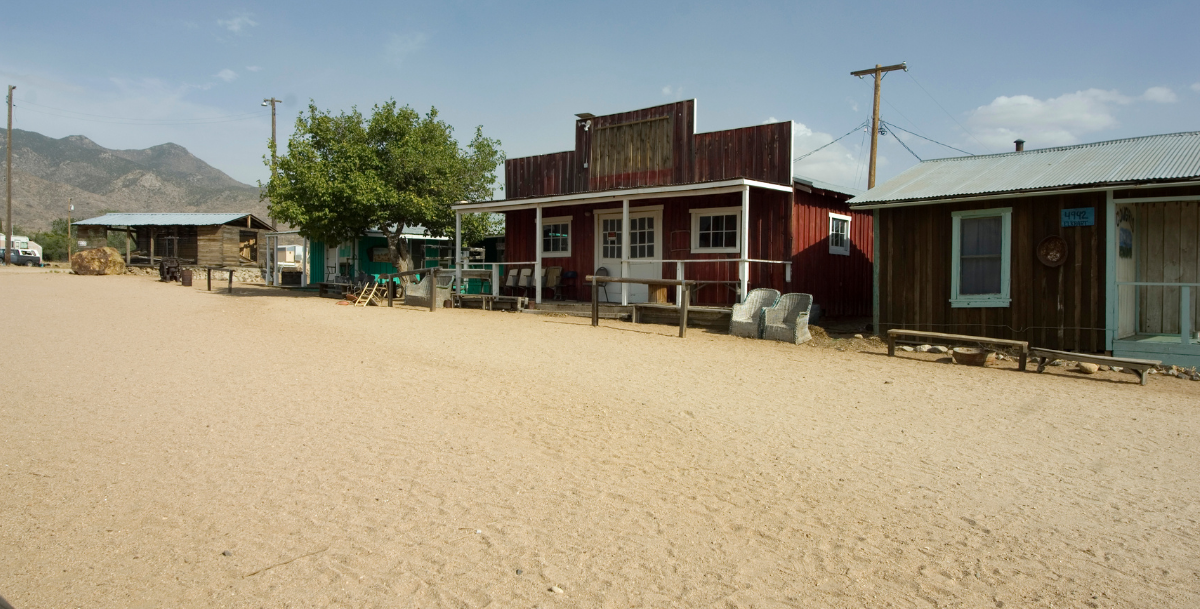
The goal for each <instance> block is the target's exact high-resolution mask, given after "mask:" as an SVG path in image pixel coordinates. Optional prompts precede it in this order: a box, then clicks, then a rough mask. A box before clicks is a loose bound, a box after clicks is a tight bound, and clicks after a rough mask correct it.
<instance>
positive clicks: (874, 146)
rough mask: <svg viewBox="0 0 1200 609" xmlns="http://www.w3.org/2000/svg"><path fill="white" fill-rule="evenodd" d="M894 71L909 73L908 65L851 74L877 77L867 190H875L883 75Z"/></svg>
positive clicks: (875, 68) (878, 67) (872, 113)
mask: <svg viewBox="0 0 1200 609" xmlns="http://www.w3.org/2000/svg"><path fill="white" fill-rule="evenodd" d="M893 70H904V71H905V72H907V71H908V65H907V64H905V63H903V62H901V63H898V64H896V65H894V66H881V65H879V64H875V67H874V68H867V69H866V70H858V71H855V72H851V73H850V75H851V76H857V77H859V78H862V77H863V76H872V75H873V76H874V77H875V104H874V107H873V109H872V112H871V163H870V166H869V169H868V170H867V190H870V189H872V188H875V155H876V153H877V152H878V151H879V87H880V85H881V84H883V75H884V74H885V73H887V72H891V71H893Z"/></svg>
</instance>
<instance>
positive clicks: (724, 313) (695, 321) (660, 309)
mask: <svg viewBox="0 0 1200 609" xmlns="http://www.w3.org/2000/svg"><path fill="white" fill-rule="evenodd" d="M630 306H631V307H632V308H633V315H632V317H631V321H633V323H635V324H640V323H646V317H648V316H649V317H652V318H653V317H657V318H659V319H662V318H664V317H665V318H669V319H673V322H674V323H677V322H678V321H679V317H678V316H679V313H680V309H679V307H677V306H675V305H673V304H657V303H652V302H639V303H634V304H632V305H630ZM732 311H733V309H730V308H729V307H705V306H689V307H688V326H692V327H695V326H701V327H711V328H719V327H724V328H726V329H728V328H729V315H730V313H731V312H732ZM655 313H659V314H660V315H657V316H656V315H654V314H655ZM647 314H649V315H647ZM652 323H653V322H652Z"/></svg>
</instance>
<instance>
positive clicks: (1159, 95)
mask: <svg viewBox="0 0 1200 609" xmlns="http://www.w3.org/2000/svg"><path fill="white" fill-rule="evenodd" d="M1142 99H1144V100H1146V101H1152V102H1158V103H1160V104H1173V103H1175V102H1177V101H1179V98H1178V97H1176V96H1175V92H1174V91H1172V90H1170V89H1168V88H1166V87H1150V88H1149V89H1146V92H1145V93H1143V94H1142Z"/></svg>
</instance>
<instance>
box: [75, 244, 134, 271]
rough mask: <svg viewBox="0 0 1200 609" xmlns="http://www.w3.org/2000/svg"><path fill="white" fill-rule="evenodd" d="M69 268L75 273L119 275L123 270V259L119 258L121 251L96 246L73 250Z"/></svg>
mask: <svg viewBox="0 0 1200 609" xmlns="http://www.w3.org/2000/svg"><path fill="white" fill-rule="evenodd" d="M71 270H72V271H75V274H76V275H120V274H122V273H124V272H125V261H124V260H121V252H118V251H117V250H115V249H113V248H111V247H98V248H95V249H90V250H83V251H79V252H75V255H73V256H71Z"/></svg>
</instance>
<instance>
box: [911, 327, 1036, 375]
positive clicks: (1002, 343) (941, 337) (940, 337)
mask: <svg viewBox="0 0 1200 609" xmlns="http://www.w3.org/2000/svg"><path fill="white" fill-rule="evenodd" d="M898 336H906V337H911V338H924V339H929V342H939V341H940V342H958V343H974V344H978V345H990V346H993V347H1006V348H1011V347H1015V348H1016V349H1017V350H1018V351H1019V352H1020V361H1019V362H1018V368H1019V369H1020V370H1025V364H1026V362H1027V361H1028V358H1029V341H1025V340H1011V339H1007V338H989V337H987V336H969V335H966V334H943V333H941V332H925V331H922V330H898V329H892V330H888V356H889V357H895V356H896V337H898Z"/></svg>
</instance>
